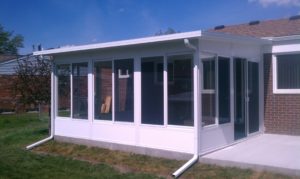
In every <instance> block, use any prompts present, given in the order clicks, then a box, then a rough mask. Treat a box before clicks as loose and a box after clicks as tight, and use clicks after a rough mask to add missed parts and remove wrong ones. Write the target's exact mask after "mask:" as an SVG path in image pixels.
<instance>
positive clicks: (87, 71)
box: [34, 31, 267, 158]
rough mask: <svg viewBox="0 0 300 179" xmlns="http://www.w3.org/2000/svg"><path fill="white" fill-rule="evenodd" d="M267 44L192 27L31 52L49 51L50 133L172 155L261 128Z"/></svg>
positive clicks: (204, 149)
mask: <svg viewBox="0 0 300 179" xmlns="http://www.w3.org/2000/svg"><path fill="white" fill-rule="evenodd" d="M266 44H267V41H265V40H261V39H256V38H251V37H242V36H233V35H227V34H221V33H212V32H201V31H194V32H186V33H177V34H171V35H162V36H155V37H146V38H140V39H132V40H124V41H116V42H108V43H100V44H92V45H82V46H71V47H65V48H58V49H51V50H44V51H39V52H35V53H34V54H35V55H50V56H52V57H53V58H52V60H53V70H52V112H51V113H52V136H54V137H55V138H57V139H64V140H68V139H69V140H70V141H73V142H80V141H81V142H82V143H85V144H87V143H89V144H93V143H94V144H97V145H100V146H104V147H108V148H113V149H120V150H123V149H124V150H131V151H134V152H138V153H144V154H149V155H156V156H163V157H173V158H176V157H178V156H179V155H178V154H179V153H181V154H183V155H184V154H197V155H201V154H204V153H207V152H210V151H213V150H216V149H218V148H222V147H225V146H227V145H231V144H233V143H235V142H238V141H241V140H243V139H246V138H247V137H250V136H253V135H256V134H259V133H261V132H263V126H264V125H263V78H262V75H263V71H262V70H263V63H262V50H261V49H262V48H263V47H264V45H266ZM84 141H86V142H84Z"/></svg>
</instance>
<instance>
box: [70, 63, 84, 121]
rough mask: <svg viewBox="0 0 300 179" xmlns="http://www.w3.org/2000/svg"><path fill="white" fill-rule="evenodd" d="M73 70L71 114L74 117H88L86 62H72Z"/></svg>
mask: <svg viewBox="0 0 300 179" xmlns="http://www.w3.org/2000/svg"><path fill="white" fill-rule="evenodd" d="M72 72H73V80H72V81H73V90H72V92H73V115H72V117H73V118H75V119H87V118H88V112H87V111H88V105H87V98H88V91H87V90H88V86H87V74H88V63H74V64H72Z"/></svg>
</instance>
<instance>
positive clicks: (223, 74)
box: [218, 57, 230, 124]
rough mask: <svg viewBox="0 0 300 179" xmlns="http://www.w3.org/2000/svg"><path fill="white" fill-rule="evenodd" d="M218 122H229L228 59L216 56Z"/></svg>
mask: <svg viewBox="0 0 300 179" xmlns="http://www.w3.org/2000/svg"><path fill="white" fill-rule="evenodd" d="M218 76H219V78H218V83H219V84H218V88H219V90H218V97H219V101H218V102H219V116H218V117H219V124H224V123H228V122H230V59H229V58H224V57H219V58H218Z"/></svg>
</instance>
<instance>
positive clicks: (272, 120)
mask: <svg viewBox="0 0 300 179" xmlns="http://www.w3.org/2000/svg"><path fill="white" fill-rule="evenodd" d="M264 108H265V109H264V111H265V114H264V119H265V127H266V133H276V134H288V135H300V94H273V78H272V55H271V54H265V55H264Z"/></svg>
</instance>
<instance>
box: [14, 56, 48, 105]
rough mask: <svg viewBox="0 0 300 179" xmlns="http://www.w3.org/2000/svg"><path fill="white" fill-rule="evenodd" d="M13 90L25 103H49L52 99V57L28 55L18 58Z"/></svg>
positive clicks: (21, 101)
mask: <svg viewBox="0 0 300 179" xmlns="http://www.w3.org/2000/svg"><path fill="white" fill-rule="evenodd" d="M15 72H16V75H17V78H16V80H15V81H14V85H13V88H14V89H13V91H14V94H15V96H16V97H17V98H18V100H19V102H20V103H21V104H23V105H31V104H34V105H41V104H49V103H50V99H51V62H50V59H47V58H41V57H36V56H27V57H26V58H21V59H18V66H17V67H16V69H15Z"/></svg>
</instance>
